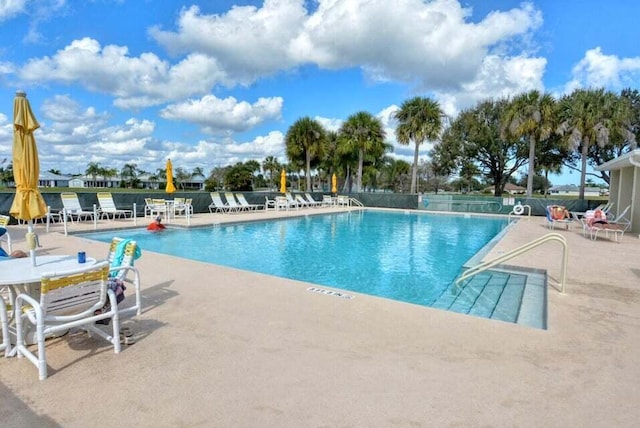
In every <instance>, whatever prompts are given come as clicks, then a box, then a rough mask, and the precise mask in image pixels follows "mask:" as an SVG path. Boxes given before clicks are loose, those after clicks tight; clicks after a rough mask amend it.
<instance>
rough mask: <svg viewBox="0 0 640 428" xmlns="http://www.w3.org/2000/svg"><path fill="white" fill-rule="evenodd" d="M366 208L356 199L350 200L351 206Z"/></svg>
mask: <svg viewBox="0 0 640 428" xmlns="http://www.w3.org/2000/svg"><path fill="white" fill-rule="evenodd" d="M353 205H355V206H356V207H364V204H363V203H362V202H360V201H359V200H357V199H356V198H349V206H353Z"/></svg>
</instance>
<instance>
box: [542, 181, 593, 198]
mask: <svg viewBox="0 0 640 428" xmlns="http://www.w3.org/2000/svg"><path fill="white" fill-rule="evenodd" d="M549 194H550V195H556V196H578V195H580V186H576V185H575V184H564V185H561V186H553V187H552V188H550V189H549ZM601 194H602V189H600V188H599V187H585V188H584V196H585V198H586V197H589V196H600V195H601Z"/></svg>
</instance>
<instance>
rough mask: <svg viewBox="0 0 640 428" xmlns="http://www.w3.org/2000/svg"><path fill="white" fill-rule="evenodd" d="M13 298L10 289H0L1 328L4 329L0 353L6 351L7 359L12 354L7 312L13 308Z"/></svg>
mask: <svg viewBox="0 0 640 428" xmlns="http://www.w3.org/2000/svg"><path fill="white" fill-rule="evenodd" d="M11 297H12V294H11V289H10V288H9V287H0V327H1V328H2V343H0V351H4V356H5V357H8V356H9V354H10V353H11V340H10V339H11V338H10V337H9V314H8V312H7V310H8V308H9V307H11V301H12V298H11Z"/></svg>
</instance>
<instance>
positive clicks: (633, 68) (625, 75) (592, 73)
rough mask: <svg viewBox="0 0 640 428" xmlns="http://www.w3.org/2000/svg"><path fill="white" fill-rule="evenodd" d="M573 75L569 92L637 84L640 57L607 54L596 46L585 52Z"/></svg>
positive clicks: (567, 87)
mask: <svg viewBox="0 0 640 428" xmlns="http://www.w3.org/2000/svg"><path fill="white" fill-rule="evenodd" d="M572 75H573V78H572V79H571V81H570V82H569V83H568V84H567V85H566V87H565V92H567V93H568V92H571V91H572V90H573V89H576V88H583V87H586V88H589V87H596V88H599V87H605V88H611V89H617V90H620V89H623V88H625V87H628V86H633V85H635V82H636V80H637V78H638V76H640V57H633V58H620V57H618V56H616V55H605V54H604V53H602V49H601V48H600V47H596V48H594V49H590V50H588V51H587V52H585V55H584V58H582V59H581V60H580V61H579V62H578V63H577V64H576V65H575V66H574V67H573V70H572Z"/></svg>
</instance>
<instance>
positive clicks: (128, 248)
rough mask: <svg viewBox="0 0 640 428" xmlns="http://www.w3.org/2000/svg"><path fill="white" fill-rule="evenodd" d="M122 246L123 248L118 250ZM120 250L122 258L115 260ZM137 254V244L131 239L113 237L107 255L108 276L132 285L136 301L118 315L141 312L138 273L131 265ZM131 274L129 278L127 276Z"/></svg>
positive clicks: (138, 313)
mask: <svg viewBox="0 0 640 428" xmlns="http://www.w3.org/2000/svg"><path fill="white" fill-rule="evenodd" d="M120 245H124V248H118V247H119V246H120ZM118 250H121V254H122V258H121V259H120V260H116V256H117V255H118V253H119V251H118ZM137 252H139V249H138V243H137V242H136V241H134V240H132V239H127V240H124V239H122V238H119V237H114V238H113V239H112V240H111V245H109V253H108V254H107V261H108V262H109V276H111V277H114V278H117V279H119V280H121V281H123V282H126V283H128V284H130V285H133V288H134V292H135V296H136V301H135V304H134V305H133V306H129V307H127V308H124V309H120V315H128V314H130V313H134V314H135V315H140V313H141V312H142V300H141V295H140V272H139V271H138V269H137V268H136V267H134V266H133V263H134V261H135V259H136V253H137ZM129 274H131V276H130V275H129Z"/></svg>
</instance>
